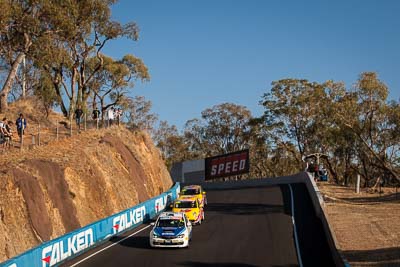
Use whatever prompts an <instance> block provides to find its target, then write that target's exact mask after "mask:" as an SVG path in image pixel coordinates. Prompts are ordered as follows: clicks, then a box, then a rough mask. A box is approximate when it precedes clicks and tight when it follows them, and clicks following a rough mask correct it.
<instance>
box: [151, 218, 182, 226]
mask: <svg viewBox="0 0 400 267" xmlns="http://www.w3.org/2000/svg"><path fill="white" fill-rule="evenodd" d="M183 226H185V222H184V221H183V219H182V220H177V219H160V220H158V223H157V227H183Z"/></svg>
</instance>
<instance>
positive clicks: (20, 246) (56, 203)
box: [0, 114, 172, 261]
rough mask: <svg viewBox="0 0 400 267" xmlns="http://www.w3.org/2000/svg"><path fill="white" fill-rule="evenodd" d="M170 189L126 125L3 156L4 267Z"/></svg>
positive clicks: (160, 165)
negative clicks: (10, 260) (47, 243)
mask: <svg viewBox="0 0 400 267" xmlns="http://www.w3.org/2000/svg"><path fill="white" fill-rule="evenodd" d="M52 116H56V114H55V115H54V114H53V115H52ZM31 119H32V118H31ZM38 121H39V120H38ZM40 123H41V124H43V125H45V124H46V123H47V125H49V126H51V125H52V123H51V122H49V121H47V122H46V121H44V119H43V120H42V121H40ZM171 185H172V180H171V178H170V176H169V173H168V171H167V169H166V167H165V164H164V162H163V160H162V158H161V156H160V153H159V151H158V150H157V149H156V148H155V146H154V145H153V143H152V140H151V139H150V137H149V136H148V135H146V134H145V133H141V132H136V133H132V132H131V131H129V130H127V129H125V128H124V127H122V126H121V127H118V126H113V127H111V128H108V129H102V130H95V129H92V130H88V131H84V132H81V133H80V134H76V135H73V136H72V137H66V138H60V139H59V140H58V141H57V140H55V139H52V140H51V141H48V144H46V145H43V146H35V147H31V148H30V149H24V150H23V151H20V150H19V149H12V150H8V151H5V152H3V153H2V154H1V157H0V261H4V260H6V259H8V258H10V257H13V256H15V255H17V254H19V253H22V252H23V251H25V250H27V249H29V248H32V247H34V246H36V245H38V244H40V243H41V242H43V241H47V240H50V239H53V238H55V237H57V236H59V235H62V234H64V233H66V232H69V231H71V230H74V229H76V228H79V227H82V226H84V225H87V224H89V223H91V222H93V221H96V220H99V219H101V218H104V217H106V216H109V215H111V214H113V213H116V212H119V211H121V210H123V209H126V208H128V207H131V206H133V205H135V204H138V203H139V202H142V201H144V200H146V199H148V198H151V197H153V196H156V195H158V194H160V193H161V192H164V191H166V190H167V189H168V188H170V187H171Z"/></svg>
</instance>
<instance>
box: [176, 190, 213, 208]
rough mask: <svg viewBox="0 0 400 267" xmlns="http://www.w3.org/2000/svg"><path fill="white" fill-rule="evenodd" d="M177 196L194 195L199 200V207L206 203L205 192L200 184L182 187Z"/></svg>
mask: <svg viewBox="0 0 400 267" xmlns="http://www.w3.org/2000/svg"><path fill="white" fill-rule="evenodd" d="M179 196H194V197H196V198H197V199H198V200H199V203H200V206H201V207H204V206H205V205H207V195H206V192H205V191H204V190H203V189H202V188H201V186H200V185H187V186H185V187H183V188H182V190H181V192H180V193H179Z"/></svg>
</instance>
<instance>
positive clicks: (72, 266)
mask: <svg viewBox="0 0 400 267" xmlns="http://www.w3.org/2000/svg"><path fill="white" fill-rule="evenodd" d="M150 226H151V225H150V224H149V225H147V226H146V227H143V228H142V229H140V230H138V231H136V232H134V233H132V234H130V235H128V236H127V237H124V238H123V239H121V240H119V241H118V242H115V243H113V244H111V245H109V246H107V247H105V248H102V249H100V250H99V251H96V252H95V253H93V254H92V255H90V256H87V257H86V258H83V259H81V260H80V261H78V262H77V263H74V264H73V265H70V267H74V266H77V265H78V264H80V263H82V262H84V261H86V260H87V259H90V258H91V257H93V256H96V255H97V254H99V253H101V252H103V251H104V250H106V249H109V248H111V247H113V246H115V245H117V244H119V243H121V242H123V241H125V240H127V239H128V238H130V237H132V236H134V235H136V234H137V233H140V232H141V231H143V230H146V229H147V228H149V227H150Z"/></svg>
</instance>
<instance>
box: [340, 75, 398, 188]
mask: <svg viewBox="0 0 400 267" xmlns="http://www.w3.org/2000/svg"><path fill="white" fill-rule="evenodd" d="M388 93H389V89H388V87H387V86H386V85H385V84H384V83H383V82H382V81H381V80H379V79H378V76H377V74H376V73H374V72H364V73H361V74H360V77H359V79H358V81H357V83H356V85H355V88H354V91H353V92H349V93H348V94H347V95H346V96H345V97H344V98H343V99H342V100H341V101H339V106H338V109H337V111H338V112H337V115H338V118H339V121H340V123H341V124H342V125H343V126H344V127H347V128H348V129H349V130H350V131H351V132H352V133H353V134H354V136H355V137H356V139H357V140H358V142H360V144H361V146H360V147H359V151H358V154H359V164H360V170H359V172H361V173H362V174H363V175H364V177H365V179H366V183H368V181H369V180H371V179H372V178H374V177H373V176H376V174H375V173H376V169H380V170H381V171H380V173H382V172H383V171H385V172H387V173H389V174H390V175H392V176H393V177H394V178H396V179H397V180H400V172H399V168H398V167H399V166H398V165H397V164H396V162H397V158H398V156H399V137H398V135H397V133H396V131H397V130H396V129H398V120H397V119H396V118H397V116H398V112H399V105H398V103H396V102H392V103H391V104H389V103H387V97H388Z"/></svg>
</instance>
